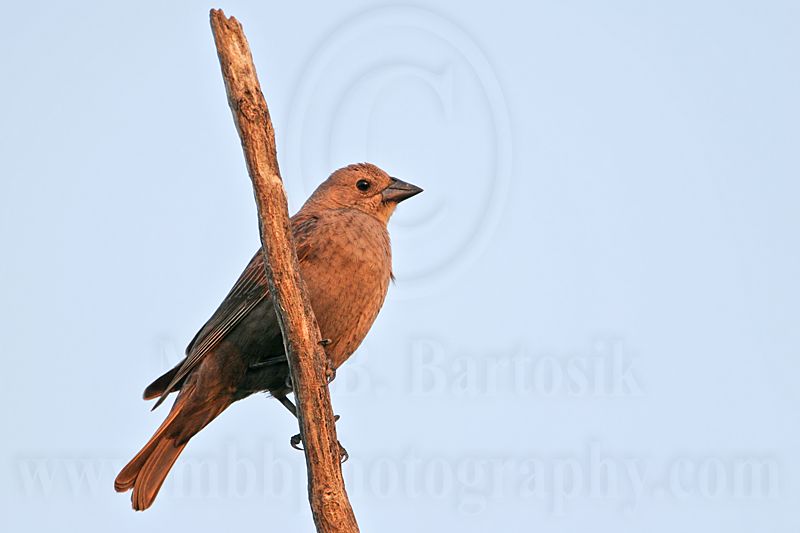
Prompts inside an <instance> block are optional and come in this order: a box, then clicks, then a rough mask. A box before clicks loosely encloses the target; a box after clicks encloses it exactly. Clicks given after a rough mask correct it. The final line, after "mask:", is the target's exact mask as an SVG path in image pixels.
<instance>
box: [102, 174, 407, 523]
mask: <svg viewBox="0 0 800 533" xmlns="http://www.w3.org/2000/svg"><path fill="white" fill-rule="evenodd" d="M421 191H422V189H420V188H419V187H416V186H414V185H411V184H409V183H405V182H403V181H400V180H398V179H395V178H392V177H390V176H389V175H388V174H386V172H384V171H383V170H381V169H379V168H378V167H376V166H375V165H371V164H368V163H361V164H356V165H350V166H348V167H345V168H342V169H339V170H337V171H336V172H334V173H333V174H331V176H330V177H329V178H328V179H327V180H326V181H325V182H323V183H322V184H321V185H320V186H319V187H318V188H317V190H316V191H314V194H312V195H311V197H310V198H309V199H308V201H306V203H305V204H304V205H303V207H302V208H301V209H300V211H299V212H298V213H297V214H296V215H294V216H293V217H292V219H291V224H292V234H293V236H294V242H295V250H296V252H297V257H298V259H299V261H300V274H301V276H302V277H303V281H304V282H305V286H306V288H307V290H308V296H309V298H310V300H311V306H312V308H313V309H314V314H315V315H316V318H317V322H318V323H319V328H320V332H321V334H322V338H323V339H324V342H325V344H326V345H325V351H326V353H327V355H328V358H329V359H330V363H331V366H332V367H333V369H335V368H337V367H338V366H339V365H341V364H342V363H344V361H345V360H347V358H348V357H350V355H351V354H352V353H353V352H354V351H355V350H356V348H357V347H358V345H359V344H361V341H362V340H363V339H364V337H365V336H366V334H367V332H368V331H369V328H370V327H371V326H372V323H373V321H374V320H375V318H376V317H377V316H378V311H380V309H381V306H382V305H383V300H384V298H385V296H386V290H387V288H388V286H389V281H390V279H391V277H392V266H391V257H392V254H391V248H390V245H389V233H388V232H387V229H386V224H387V222H388V221H389V217H390V216H391V215H392V213H393V212H394V210H395V208H396V207H397V204H398V203H399V202H401V201H403V200H405V199H406V198H410V197H411V196H414V195H415V194H418V193H420V192H421ZM176 391H177V392H178V396H177V398H176V400H175V403H174V404H173V406H172V410H171V411H170V413H169V416H167V418H166V420H164V422H163V423H162V424H161V426H160V427H159V428H158V430H156V432H155V434H154V435H153V437H152V438H151V439H150V440H149V441H148V442H147V444H145V446H144V448H142V450H141V451H140V452H139V453H138V454H136V456H135V457H134V458H133V459H132V460H131V461H130V462H129V463H128V465H127V466H125V468H123V469H122V471H121V472H120V473H119V475H118V476H117V479H116V480H115V482H114V488H115V489H116V490H117V491H118V492H124V491H127V490H129V489H133V495H132V497H131V500H132V502H133V508H134V509H136V510H144V509H147V508H148V507H150V505H152V503H153V500H154V499H155V497H156V495H157V494H158V490H159V489H160V488H161V485H162V483H163V482H164V479H165V478H166V476H167V473H168V472H169V470H170V468H171V467H172V465H173V464H174V463H175V460H176V459H177V458H178V455H179V454H180V453H181V451H183V449H184V447H185V446H186V444H187V443H188V441H189V439H190V438H192V437H193V436H194V435H195V434H196V433H197V432H198V431H200V430H201V429H203V428H204V427H205V426H206V425H207V424H208V423H209V422H211V421H212V420H213V419H214V418H215V417H216V416H217V415H219V414H220V413H221V412H222V411H224V410H225V408H227V407H228V406H229V405H231V404H232V403H233V402H235V401H237V400H241V399H242V398H245V397H247V396H249V395H251V394H253V393H255V392H260V391H267V392H269V393H271V394H272V396H273V397H275V398H277V399H278V400H280V401H281V402H282V403H283V404H284V405H286V406H287V407H289V408H290V409H293V407H294V406H293V405H292V404H291V402H290V400H288V398H286V395H287V394H288V393H289V392H291V382H290V379H289V367H288V362H287V360H286V355H285V353H284V348H283V340H282V336H281V332H280V329H279V327H278V322H277V318H276V316H275V310H274V308H273V303H272V301H271V299H270V296H269V293H268V289H267V282H266V276H265V272H264V261H263V257H262V254H261V250H259V251H258V252H257V253H256V254H255V256H254V257H253V259H252V260H251V261H250V263H249V264H248V265H247V268H245V270H244V272H243V273H242V275H241V276H240V277H239V280H238V281H237V282H236V284H235V285H234V286H233V289H231V291H230V293H229V294H228V296H227V297H226V298H225V300H224V301H223V302H222V304H221V305H220V306H219V308H218V309H217V310H216V312H215V313H214V314H213V315H212V317H211V318H210V319H209V320H208V322H207V323H206V324H205V325H204V326H203V327H202V328H201V329H200V331H199V332H198V333H197V335H195V337H194V339H192V341H191V342H190V343H189V346H188V347H187V348H186V357H185V359H183V361H181V362H180V363H179V364H178V365H177V366H176V367H175V368H173V369H172V370H170V371H169V372H167V373H166V374H164V375H163V376H161V377H160V378H158V379H156V380H155V381H154V382H153V383H152V384H150V385H149V386H148V387H147V388H146V389H145V391H144V398H145V399H154V398H158V402H157V403H156V407H157V406H158V405H159V404H160V403H161V402H162V401H164V399H165V398H166V397H167V395H168V394H170V393H171V392H176ZM154 408H155V407H154Z"/></svg>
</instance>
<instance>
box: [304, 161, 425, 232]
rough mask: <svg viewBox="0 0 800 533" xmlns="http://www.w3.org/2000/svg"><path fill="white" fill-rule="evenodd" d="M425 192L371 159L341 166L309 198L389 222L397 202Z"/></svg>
mask: <svg viewBox="0 0 800 533" xmlns="http://www.w3.org/2000/svg"><path fill="white" fill-rule="evenodd" d="M421 192H422V189H420V188H419V187H417V186H416V185H412V184H410V183H406V182H405V181H402V180H399V179H397V178H393V177H391V176H389V174H387V173H386V172H384V171H383V170H381V169H380V168H378V167H376V166H375V165H373V164H370V163H357V164H354V165H349V166H346V167H344V168H340V169H339V170H337V171H335V172H334V173H333V174H331V175H330V177H329V178H328V179H327V180H325V181H324V182H322V184H321V185H320V186H319V187H317V190H316V191H314V194H312V195H311V197H310V198H309V199H308V204H311V205H314V207H316V208H328V209H342V208H352V209H358V210H359V211H363V212H364V213H367V214H368V215H371V216H374V217H375V218H377V219H378V220H381V221H382V222H384V223H386V222H388V221H389V217H391V216H392V213H394V210H395V208H396V207H397V204H399V203H400V202H402V201H403V200H405V199H407V198H411V197H412V196H415V195H417V194H419V193H421Z"/></svg>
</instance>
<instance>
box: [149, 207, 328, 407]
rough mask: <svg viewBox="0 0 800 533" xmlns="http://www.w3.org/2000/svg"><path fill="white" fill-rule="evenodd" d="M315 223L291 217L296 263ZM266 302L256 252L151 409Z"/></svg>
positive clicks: (305, 250) (308, 248) (306, 250)
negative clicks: (251, 312) (260, 304)
mask: <svg viewBox="0 0 800 533" xmlns="http://www.w3.org/2000/svg"><path fill="white" fill-rule="evenodd" d="M317 221H318V219H317V218H316V217H301V216H295V217H293V219H292V230H293V231H292V233H293V236H294V240H295V249H296V252H297V256H298V259H299V260H300V261H301V262H302V261H304V260H306V259H307V258H308V256H309V253H310V251H311V244H310V241H311V239H309V237H310V235H311V234H312V233H313V229H314V226H315V225H316V223H317ZM265 298H269V292H268V289H267V280H266V273H265V272H264V256H263V254H262V253H261V250H260V249H259V250H258V251H257V252H256V254H255V255H254V256H253V258H252V259H251V260H250V263H249V264H248V265H247V268H245V269H244V272H242V275H241V276H239V279H238V280H237V281H236V284H235V285H234V286H233V288H232V289H231V291H230V292H229V293H228V295H227V296H226V297H225V299H224V300H223V301H222V304H220V306H219V308H217V310H216V311H215V312H214V314H213V315H212V316H211V318H210V319H209V320H208V322H206V323H205V325H204V326H203V327H202V328H201V329H200V331H198V332H197V334H196V335H195V336H194V338H193V339H192V340H191V342H190V343H189V346H187V347H186V358H185V359H184V360H183V362H182V363H181V365H180V367H179V368H178V371H177V372H176V373H175V375H174V376H173V377H172V380H171V381H170V383H169V385H168V386H167V387H166V388H165V389H164V391H163V392H162V394H161V396H160V397H159V399H158V401H157V402H156V404H155V405H154V406H153V409H155V408H156V407H158V406H159V405H161V403H162V402H163V401H164V400H165V399H166V397H167V395H168V394H169V393H170V392H171V391H172V389H173V387H174V386H175V385H176V384H177V383H179V382H180V381H181V380H182V379H184V378H185V377H186V376H187V375H188V374H189V372H191V371H192V370H193V369H194V368H195V367H196V366H197V365H198V364H199V363H200V361H201V360H202V358H203V357H204V356H205V355H206V354H207V353H208V352H209V351H211V350H212V349H213V348H214V347H215V346H216V345H217V344H218V343H219V341H220V340H222V339H224V338H225V337H226V336H227V335H228V333H230V332H231V330H233V328H235V327H236V325H237V324H239V322H240V321H241V320H242V318H244V317H245V316H247V314H248V313H250V311H252V310H253V309H254V308H255V307H256V306H257V305H258V304H259V303H261V301H262V300H264V299H265Z"/></svg>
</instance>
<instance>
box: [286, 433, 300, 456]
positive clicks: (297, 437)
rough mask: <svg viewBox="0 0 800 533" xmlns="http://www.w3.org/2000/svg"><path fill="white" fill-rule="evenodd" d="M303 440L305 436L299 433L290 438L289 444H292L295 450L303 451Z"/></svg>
mask: <svg viewBox="0 0 800 533" xmlns="http://www.w3.org/2000/svg"><path fill="white" fill-rule="evenodd" d="M301 442H303V437H301V436H300V433H298V434H297V435H293V436H292V438H291V439H289V444H290V445H291V447H292V448H294V449H295V450H300V451H301V452H302V451H303V447H302V446H300V443H301Z"/></svg>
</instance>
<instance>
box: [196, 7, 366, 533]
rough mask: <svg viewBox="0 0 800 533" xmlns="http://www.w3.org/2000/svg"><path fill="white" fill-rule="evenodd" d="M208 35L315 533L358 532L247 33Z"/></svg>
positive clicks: (234, 25) (231, 30) (218, 25)
mask: <svg viewBox="0 0 800 533" xmlns="http://www.w3.org/2000/svg"><path fill="white" fill-rule="evenodd" d="M211 29H212V31H213V33H214V41H215V43H216V46H217V54H218V56H219V63H220V66H221V68H222V77H223V79H224V80H225V90H226V92H227V94H228V104H229V105H230V108H231V111H232V112H233V121H234V123H235V124H236V129H237V130H238V132H239V137H240V138H241V141H242V150H243V151H244V156H245V160H246V161H247V170H248V173H249V174H250V179H251V180H252V181H253V190H254V192H255V197H256V204H257V205H258V218H259V227H260V231H261V246H262V251H263V253H264V264H265V265H266V272H267V280H268V283H269V290H270V294H271V295H272V301H273V303H274V304H275V312H276V313H277V315H278V322H279V323H280V327H281V332H282V333H283V343H284V347H285V349H286V356H287V357H288V359H289V367H290V372H291V376H292V384H293V388H294V394H295V398H296V400H297V415H298V420H299V424H300V433H301V435H302V436H303V444H304V449H305V456H306V466H307V468H308V497H309V501H310V503H311V512H312V514H313V516H314V522H315V524H316V526H317V531H320V532H325V533H330V532H347V533H352V532H357V531H358V524H357V523H356V519H355V515H354V514H353V509H352V507H351V506H350V502H349V501H348V499H347V493H346V491H345V488H344V479H343V477H342V468H341V464H340V462H339V445H338V441H337V439H336V427H335V422H334V417H333V410H332V408H331V400H330V394H329V392H328V384H327V380H326V375H325V368H326V356H325V352H324V350H323V348H322V346H321V345H320V340H321V339H320V332H319V326H318V325H317V320H316V318H315V317H314V312H313V310H312V309H311V304H310V303H309V300H308V296H307V295H306V291H305V287H304V285H303V280H302V279H301V278H300V274H299V270H298V262H297V255H296V254H295V250H294V243H293V240H292V233H291V229H290V225H289V213H288V207H287V203H286V193H285V191H284V189H283V183H282V181H281V176H280V171H279V169H278V159H277V156H276V149H275V132H274V131H273V129H272V121H271V120H270V117H269V111H268V110H267V103H266V101H265V100H264V95H263V94H262V93H261V86H260V85H259V82H258V78H257V77H256V70H255V66H254V65H253V58H252V56H251V54H250V46H249V45H248V43H247V39H246V38H245V35H244V31H243V30H242V26H241V24H240V23H239V21H237V20H236V19H235V18H233V17H231V18H227V17H226V16H225V14H224V13H223V12H222V10H216V9H212V10H211Z"/></svg>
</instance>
